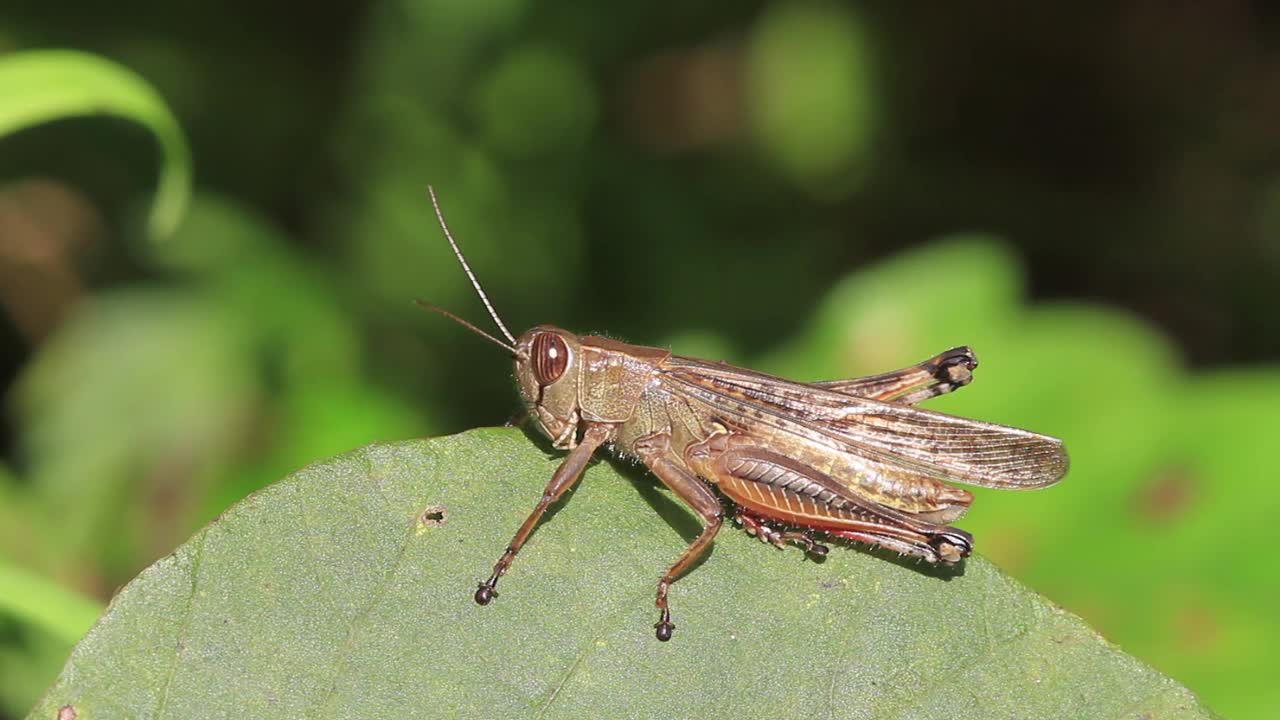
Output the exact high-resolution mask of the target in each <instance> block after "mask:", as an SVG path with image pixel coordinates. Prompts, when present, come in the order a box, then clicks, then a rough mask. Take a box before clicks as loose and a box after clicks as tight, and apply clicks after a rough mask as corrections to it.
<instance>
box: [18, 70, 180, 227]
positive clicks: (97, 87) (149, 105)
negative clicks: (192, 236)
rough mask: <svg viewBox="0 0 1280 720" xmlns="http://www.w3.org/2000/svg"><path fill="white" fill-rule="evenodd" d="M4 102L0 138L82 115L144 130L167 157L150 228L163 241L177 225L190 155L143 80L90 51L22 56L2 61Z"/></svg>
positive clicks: (169, 115) (173, 122) (172, 121)
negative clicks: (117, 118)
mask: <svg viewBox="0 0 1280 720" xmlns="http://www.w3.org/2000/svg"><path fill="white" fill-rule="evenodd" d="M0 98H4V102H2V103H0V137H2V136H4V135H7V134H9V133H12V132H17V131H18V130H22V129H24V128H28V127H31V126H33V125H38V124H40V123H45V122H49V121H51V120H58V119H61V118H66V117H73V116H78V115H96V114H107V115H117V116H120V117H123V118H125V119H128V120H132V121H134V122H137V123H140V124H142V125H144V126H146V128H147V129H148V130H150V131H151V132H152V133H154V134H155V136H156V140H158V141H159V143H160V149H161V151H162V153H163V155H164V162H163V164H162V166H161V169H160V184H159V187H158V188H157V190H156V197H155V202H154V204H153V205H152V209H151V218H150V230H151V233H152V235H153V236H155V237H164V236H166V235H168V234H169V233H170V232H172V231H173V229H174V228H175V227H176V226H177V224H178V221H179V219H181V217H182V213H183V211H184V210H185V208H186V205H187V200H188V198H189V197H190V195H191V158H190V153H189V151H188V150H187V144H186V140H185V139H183V135H182V129H181V128H180V127H179V126H178V121H177V120H176V119H175V118H174V117H173V114H172V113H171V112H169V108H168V107H167V106H165V104H164V100H163V99H161V97H160V95H159V94H158V93H157V92H156V91H155V90H154V89H153V88H152V87H151V86H150V85H149V84H148V83H147V82H146V81H145V80H143V79H142V78H141V77H139V76H138V75H136V74H135V73H133V72H132V71H130V70H128V69H126V68H124V67H121V66H120V65H118V64H116V63H114V62H111V61H110V60H106V59H104V58H100V57H97V56H95V55H90V54H88V53H81V52H75V51H71V50H34V51H27V52H20V53H14V54H11V55H8V56H5V57H0Z"/></svg>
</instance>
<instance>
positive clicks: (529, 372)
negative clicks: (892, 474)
mask: <svg viewBox="0 0 1280 720" xmlns="http://www.w3.org/2000/svg"><path fill="white" fill-rule="evenodd" d="M581 354H582V344H581V343H580V342H579V341H578V336H577V335H574V334H573V333H571V332H569V331H567V330H561V329H560V328H558V327H554V326H552V325H539V326H537V327H535V328H533V329H532V330H528V331H526V332H525V333H524V334H523V335H521V336H520V337H519V338H517V339H516V351H515V358H516V383H517V384H518V385H519V386H520V397H521V399H522V400H524V404H525V406H526V407H527V408H528V409H529V413H530V414H531V415H533V417H534V419H535V420H536V421H537V423H538V428H539V429H541V430H542V432H543V433H545V434H546V435H547V437H549V438H551V439H552V440H555V441H560V440H562V439H568V441H569V442H572V438H573V434H572V433H573V429H574V428H575V427H576V425H577V421H578V372H579V368H580V367H581V365H580V364H579V357H581Z"/></svg>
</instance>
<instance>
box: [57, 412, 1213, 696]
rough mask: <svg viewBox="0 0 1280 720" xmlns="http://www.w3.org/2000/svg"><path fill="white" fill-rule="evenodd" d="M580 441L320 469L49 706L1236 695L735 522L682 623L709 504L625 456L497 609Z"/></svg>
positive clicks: (277, 495)
mask: <svg viewBox="0 0 1280 720" xmlns="http://www.w3.org/2000/svg"><path fill="white" fill-rule="evenodd" d="M556 462H557V458H555V457H553V456H548V455H547V454H545V453H543V452H542V451H540V450H539V449H538V448H537V446H536V445H534V444H532V443H531V442H529V441H528V440H527V439H526V438H525V437H524V436H523V435H521V434H520V433H519V432H518V431H515V430H498V429H484V430H477V431H474V432H470V433H466V434H463V435H459V436H454V437H450V438H443V439H437V440H427V441H413V442H404V443H398V444H393V445H373V446H370V447H368V448H365V449H362V450H358V451H355V452H352V453H348V454H346V455H343V456H341V457H338V458H336V459H334V460H331V461H328V462H325V463H321V464H318V465H314V466H311V467H309V468H307V469H305V470H302V471H301V472H299V473H297V474H295V475H294V476H292V477H290V478H289V479H287V480H285V481H283V482H281V483H278V484H276V485H274V486H272V487H270V488H268V489H266V490H264V491H262V492H260V493H258V494H257V495H254V496H252V497H250V498H248V499H247V500H245V501H243V502H242V503H240V504H239V505H237V506H236V507H235V508H233V509H231V510H230V511H228V512H227V513H226V514H224V515H223V516H222V518H221V519H219V520H218V521H217V522H215V523H213V524H212V525H210V526H209V527H208V528H206V529H205V530H203V531H201V532H200V533H198V534H197V535H196V536H195V537H194V538H193V539H192V540H191V541H190V542H188V543H187V544H186V545H184V546H182V547H181V548H180V549H179V550H178V551H177V552H175V553H174V554H173V555H171V556H169V557H167V558H165V559H163V560H161V561H160V562H158V563H156V564H155V565H154V566H152V567H151V568H150V569H148V570H147V571H145V572H144V573H143V574H142V575H141V576H139V577H138V578H137V579H136V580H135V581H133V582H132V583H130V584H129V585H128V586H127V587H126V588H125V589H124V590H122V591H121V592H120V594H119V595H118V596H117V597H116V599H115V601H114V602H113V603H112V604H111V607H110V609H109V610H108V611H107V613H106V615H105V616H104V617H103V618H102V619H101V620H100V621H99V623H98V625H97V626H96V627H95V628H94V629H93V630H92V631H91V632H90V633H89V635H88V636H87V637H85V639H84V640H83V641H82V642H81V643H80V645H79V646H78V647H77V648H76V649H75V651H74V653H73V654H72V657H71V659H70V660H69V662H68V663H67V666H66V668H65V669H64V670H63V672H62V675H61V676H60V677H59V678H58V680H57V682H56V683H55V684H54V685H53V687H52V688H51V689H50V690H49V692H48V693H47V695H46V696H45V698H44V699H43V700H42V701H41V703H40V704H39V705H38V706H37V707H36V709H35V710H34V711H33V713H32V717H38V718H53V717H56V716H57V713H58V712H59V710H60V709H61V708H63V707H65V706H68V705H69V706H71V707H72V708H74V709H75V711H76V716H77V717H80V718H108V717H153V718H160V717H181V718H197V717H268V716H270V717H303V716H305V717H359V718H378V717H448V718H466V717H477V718H495V717H502V718H512V717H547V718H550V717H566V718H584V717H592V718H604V717H663V718H668V717H671V718H688V717H820V718H825V717H842V718H843V717H875V718H897V717H923V718H930V717H946V718H948V719H949V720H955V719H958V718H982V719H984V720H985V719H988V718H996V717H1016V718H1156V717H1158V718H1162V719H1168V718H1203V717H1211V716H1212V714H1211V713H1210V712H1209V711H1208V710H1207V709H1205V708H1204V707H1203V706H1202V705H1201V704H1200V703H1199V702H1198V700H1197V699H1196V698H1195V697H1194V696H1193V695H1192V693H1191V692H1190V691H1188V690H1186V689H1184V688H1182V687H1181V686H1179V685H1177V684H1176V683H1175V682H1173V681H1172V680H1170V679H1169V678H1167V677H1164V676H1162V675H1160V674H1159V673H1157V672H1155V671H1154V670H1152V669H1150V668H1148V667H1146V666H1145V665H1143V664H1142V663H1141V662H1139V661H1137V660H1135V659H1133V658H1131V657H1129V656H1127V655H1124V654H1123V653H1121V652H1119V651H1118V650H1116V649H1115V648H1114V647H1112V646H1111V645H1109V644H1108V643H1107V642H1106V641H1104V640H1103V639H1101V638H1100V637H1099V636H1098V635H1097V634H1095V633H1094V632H1093V631H1092V630H1090V629H1089V628H1088V627H1086V626H1085V625H1084V624H1083V623H1082V622H1081V621H1080V620H1079V619H1078V618H1076V617H1074V616H1072V615H1070V614H1068V613H1066V612H1064V611H1063V610H1061V609H1059V608H1057V607H1055V606H1053V605H1051V604H1049V603H1047V602H1045V601H1044V600H1043V599H1041V598H1040V597H1039V596H1037V595H1035V594H1033V593H1031V592H1030V591H1029V590H1027V589H1026V588H1024V587H1022V586H1021V585H1019V584H1018V583H1017V582H1015V581H1013V580H1011V579H1009V578H1008V577H1006V576H1004V575H1003V574H1001V573H1000V572H999V571H998V570H996V569H995V568H994V567H993V566H992V565H991V564H989V563H988V562H986V561H984V560H982V559H981V558H972V559H970V560H969V562H968V563H967V566H966V567H965V572H964V573H963V574H962V575H958V576H954V577H951V578H949V579H948V578H946V577H944V576H942V575H940V574H938V573H935V572H930V571H927V570H922V569H921V568H920V567H918V566H915V565H904V564H898V563H896V562H892V561H890V560H886V559H884V558H882V557H877V556H873V555H871V554H867V553H863V552H859V551H856V550H847V549H839V550H835V551H833V552H832V554H831V555H830V557H829V558H828V559H827V560H826V561H825V562H822V563H813V562H809V561H806V560H804V559H803V558H802V554H801V553H800V552H798V551H795V550H787V551H781V550H777V549H774V548H772V547H768V546H764V545H762V544H761V543H759V542H758V541H756V540H754V539H752V538H750V537H748V536H747V535H746V534H745V533H742V532H739V531H727V532H725V533H723V534H722V536H721V538H720V539H719V540H718V541H717V544H716V546H715V550H714V552H713V553H712V555H711V557H710V558H709V559H708V560H707V561H706V562H705V563H703V564H702V565H701V566H700V567H698V568H696V569H695V570H694V571H693V572H692V573H691V574H690V575H689V576H688V577H686V578H685V579H684V580H683V581H681V582H680V583H678V584H677V585H676V586H675V588H674V590H673V593H672V602H673V607H674V613H675V618H674V619H675V621H676V624H677V630H676V636H675V638H674V639H673V640H672V641H671V642H670V643H665V644H664V643H659V642H657V641H656V640H655V639H654V638H653V629H652V624H653V622H654V619H655V617H654V615H655V611H654V609H653V596H652V594H653V590H654V583H655V581H656V580H657V577H658V574H659V572H660V571H661V569H662V568H663V567H664V566H665V565H666V563H668V562H670V561H671V560H672V559H674V558H675V556H676V555H677V554H678V552H679V551H680V549H681V547H682V546H683V544H684V540H683V539H682V538H681V535H682V534H683V535H685V536H688V535H689V534H690V533H692V532H693V531H694V530H695V525H694V523H693V521H692V519H691V517H690V516H688V515H687V514H685V513H684V512H683V511H682V510H679V509H678V508H677V506H676V505H675V503H674V501H673V500H672V499H671V497H670V495H668V494H667V493H666V492H665V491H661V490H658V489H657V488H656V487H655V486H654V484H653V483H652V482H651V481H650V480H649V479H647V478H643V477H638V478H634V479H632V480H628V479H624V478H622V477H619V475H618V474H617V472H615V471H614V469H613V468H612V466H611V465H610V464H608V463H600V464H597V465H596V466H594V467H593V468H592V469H591V470H589V471H588V473H587V477H586V478H585V480H584V482H583V484H582V485H581V486H580V487H579V488H578V490H577V491H576V492H575V493H574V496H573V497H572V498H571V499H570V501H569V502H568V503H567V504H566V505H565V506H564V507H563V508H562V509H560V510H559V511H558V512H556V513H555V514H554V515H553V517H552V518H550V519H549V520H548V521H547V522H545V523H544V524H543V526H542V527H541V528H540V529H539V531H538V532H537V534H536V535H535V536H534V539H533V541H532V542H531V543H530V545H529V546H527V548H526V550H525V552H524V554H523V555H522V556H521V557H520V559H519V560H518V561H517V563H516V565H515V566H514V568H513V571H512V572H511V573H510V574H509V575H508V576H507V578H506V579H505V580H504V583H503V586H502V591H503V594H502V597H501V598H500V599H498V600H497V601H496V602H495V603H494V604H493V605H491V606H489V607H477V606H476V605H475V604H474V603H473V602H472V601H471V597H470V596H471V592H472V589H473V588H474V583H475V581H476V580H477V578H480V577H482V576H483V575H485V574H486V573H487V571H488V569H489V566H490V563H492V561H493V560H494V559H495V558H496V555H497V554H498V553H499V552H500V551H501V549H502V548H503V547H504V546H505V544H506V542H507V540H508V538H509V535H510V533H511V532H512V531H513V530H514V528H515V527H516V525H517V524H518V523H519V522H520V520H521V519H522V518H523V517H524V515H525V513H526V512H527V511H528V509H529V507H530V506H531V505H532V503H533V501H534V499H535V498H536V497H537V495H538V493H539V492H540V490H541V488H542V486H543V483H544V482H545V480H546V478H547V477H548V476H549V475H550V472H551V470H552V468H553V466H554V465H555V463H556ZM437 507H443V508H444V509H445V511H446V512H447V517H446V520H445V521H444V524H443V525H438V526H437V525H435V524H433V523H431V522H424V521H423V520H422V518H423V513H424V511H427V510H428V509H431V508H437ZM655 509H656V510H657V512H655ZM673 526H674V528H675V529H673ZM677 531H678V532H677ZM979 541H981V538H979Z"/></svg>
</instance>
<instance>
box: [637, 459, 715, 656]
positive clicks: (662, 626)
mask: <svg viewBox="0 0 1280 720" xmlns="http://www.w3.org/2000/svg"><path fill="white" fill-rule="evenodd" d="M635 449H636V454H637V455H639V456H640V460H641V461H642V462H643V463H644V464H645V465H646V466H647V467H648V468H649V471H650V472H652V473H653V474H654V475H656V476H657V477H658V479H659V480H661V481H662V483H663V484H664V485H666V486H667V487H669V488H671V491H672V492H674V493H675V494H676V495H677V496H678V497H679V498H680V499H681V500H683V501H685V503H687V504H688V505H689V507H691V508H693V510H694V512H696V513H698V517H700V518H701V519H702V532H701V533H699V534H698V537H696V538H694V540H693V542H691V543H689V546H688V547H687V548H685V550H684V552H683V553H681V554H680V557H679V558H677V559H676V561H675V562H674V563H672V565H671V567H669V568H667V572H666V573H664V574H663V576H662V579H661V580H659V581H658V595H657V601H656V603H655V604H656V605H657V606H658V622H657V623H656V624H655V625H654V626H653V627H654V630H655V634H656V635H657V636H658V639H659V640H662V641H664V642H665V641H667V640H670V639H671V633H672V632H673V631H674V630H675V627H676V626H675V625H674V624H673V623H672V622H671V609H670V607H669V606H668V604H667V591H668V590H669V589H670V588H671V584H672V583H674V582H675V581H676V579H678V578H679V577H680V576H681V575H682V574H684V571H686V570H688V569H689V567H690V566H691V565H693V564H694V563H695V562H697V560H698V558H700V557H702V554H703V553H705V552H706V551H707V548H709V547H711V541H712V540H714V539H715V537H716V533H718V532H720V526H721V525H722V524H723V523H724V508H723V507H721V505H720V499H719V498H717V497H716V495H715V493H713V492H712V491H711V488H709V487H707V486H706V484H705V483H703V482H702V481H701V480H699V479H698V476H697V475H694V474H693V473H692V472H690V471H689V470H688V468H686V467H685V465H684V463H682V462H680V460H679V459H678V458H677V456H676V455H675V454H674V453H673V452H672V450H671V437H670V436H669V435H666V434H656V435H650V436H648V437H644V438H641V439H640V440H638V441H637V442H636V444H635Z"/></svg>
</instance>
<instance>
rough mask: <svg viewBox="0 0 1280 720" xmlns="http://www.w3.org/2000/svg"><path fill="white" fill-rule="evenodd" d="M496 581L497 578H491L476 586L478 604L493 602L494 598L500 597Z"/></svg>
mask: <svg viewBox="0 0 1280 720" xmlns="http://www.w3.org/2000/svg"><path fill="white" fill-rule="evenodd" d="M496 583H497V578H490V579H489V581H488V582H482V583H480V586H479V587H477V588H476V595H475V598H476V604H477V605H488V604H489V603H491V602H493V599H494V598H496V597H498V591H497V590H495V589H494V587H493V586H494V585H495V584H496Z"/></svg>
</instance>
